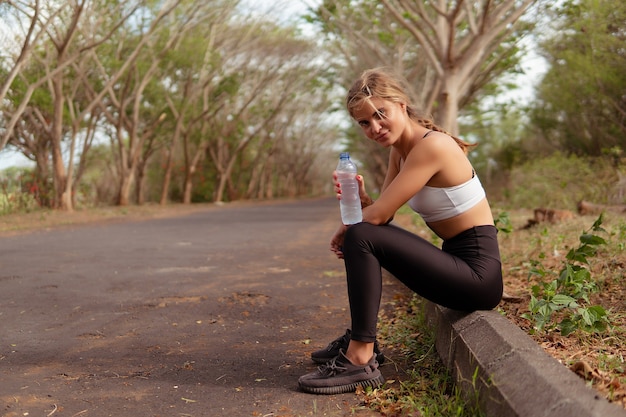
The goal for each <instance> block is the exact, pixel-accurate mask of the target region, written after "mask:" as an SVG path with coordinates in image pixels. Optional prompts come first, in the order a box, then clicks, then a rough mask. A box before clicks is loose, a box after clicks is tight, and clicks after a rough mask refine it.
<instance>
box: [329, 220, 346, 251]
mask: <svg viewBox="0 0 626 417" xmlns="http://www.w3.org/2000/svg"><path fill="white" fill-rule="evenodd" d="M346 230H348V226H346V225H344V224H342V225H341V226H339V229H337V231H336V232H335V234H334V235H333V237H332V239H330V250H331V252H333V253H334V254H335V255H337V258H339V259H343V238H344V236H345V234H346Z"/></svg>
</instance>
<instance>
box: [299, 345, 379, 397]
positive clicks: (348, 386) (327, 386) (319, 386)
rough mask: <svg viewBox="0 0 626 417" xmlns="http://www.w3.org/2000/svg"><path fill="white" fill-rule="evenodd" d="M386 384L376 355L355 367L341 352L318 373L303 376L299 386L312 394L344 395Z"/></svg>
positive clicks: (321, 367)
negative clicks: (361, 388) (358, 388)
mask: <svg viewBox="0 0 626 417" xmlns="http://www.w3.org/2000/svg"><path fill="white" fill-rule="evenodd" d="M384 382H385V378H383V376H382V374H381V373H380V370H379V369H378V362H377V361H376V355H373V356H372V359H370V361H369V362H368V363H367V364H366V365H353V364H352V362H350V361H349V360H348V358H346V357H345V355H344V353H343V350H341V351H339V355H338V356H336V357H335V358H333V359H331V360H330V361H329V362H328V363H325V364H323V365H321V366H320V367H318V368H317V371H315V372H311V373H309V374H306V375H303V376H301V377H300V379H299V380H298V385H299V386H300V389H301V390H302V391H304V392H309V393H311V394H343V393H346V392H353V391H356V389H357V387H363V388H365V387H372V388H377V387H379V386H380V385H382V384H383V383H384Z"/></svg>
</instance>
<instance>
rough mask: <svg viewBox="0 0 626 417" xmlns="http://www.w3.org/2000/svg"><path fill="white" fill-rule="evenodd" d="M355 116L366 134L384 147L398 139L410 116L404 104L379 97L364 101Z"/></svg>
mask: <svg viewBox="0 0 626 417" xmlns="http://www.w3.org/2000/svg"><path fill="white" fill-rule="evenodd" d="M353 116H354V120H356V122H357V123H358V124H359V126H361V129H362V130H363V133H365V136H367V137H368V138H370V139H372V140H373V141H375V142H377V143H379V144H380V145H382V146H384V147H388V146H391V145H393V144H394V143H395V142H396V141H397V140H398V138H399V137H400V135H401V134H402V132H403V131H404V128H405V124H406V121H407V118H408V116H407V114H406V106H405V105H404V104H401V103H394V102H392V101H388V100H384V99H381V98H377V97H372V98H370V99H369V100H367V101H364V102H363V105H362V106H361V108H359V109H357V110H356V111H354V114H353Z"/></svg>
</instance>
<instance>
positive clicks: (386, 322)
mask: <svg viewBox="0 0 626 417" xmlns="http://www.w3.org/2000/svg"><path fill="white" fill-rule="evenodd" d="M423 304H424V301H423V299H422V298H420V297H419V296H417V295H412V296H411V298H410V299H409V300H408V302H404V301H399V300H397V301H396V302H395V304H394V306H393V309H394V311H393V317H386V316H384V315H383V316H381V318H380V321H379V323H380V328H379V334H378V336H379V340H381V341H382V343H383V345H384V348H385V351H386V352H387V354H389V352H394V351H395V352H396V353H398V354H400V355H401V359H402V360H401V361H400V360H398V357H396V355H391V356H390V357H389V356H388V358H389V360H390V362H391V363H392V364H393V365H394V366H396V367H405V369H404V371H405V373H406V375H407V378H406V379H404V380H403V381H401V382H399V383H388V384H386V385H384V386H383V387H381V388H377V389H375V390H366V391H361V394H362V395H363V396H364V404H365V406H367V407H368V408H370V409H375V410H376V411H378V412H379V413H380V414H381V415H383V416H400V415H402V416H409V415H420V416H423V417H452V416H454V417H480V416H482V415H483V413H482V412H481V410H480V409H479V408H478V402H477V399H474V398H465V397H464V395H463V394H462V393H461V391H460V388H459V387H458V386H457V385H455V383H454V379H453V377H452V375H451V374H450V373H449V372H448V370H447V369H446V367H445V365H444V364H443V362H442V361H441V359H440V358H439V355H438V354H437V351H436V349H435V333H434V329H433V328H432V327H430V326H429V325H428V323H427V321H426V318H425V315H424V311H423ZM474 378H475V376H474ZM472 382H474V381H472Z"/></svg>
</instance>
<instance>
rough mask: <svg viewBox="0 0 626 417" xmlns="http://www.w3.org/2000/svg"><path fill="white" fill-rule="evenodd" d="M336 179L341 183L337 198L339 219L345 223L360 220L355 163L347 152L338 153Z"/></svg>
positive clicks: (353, 222)
mask: <svg viewBox="0 0 626 417" xmlns="http://www.w3.org/2000/svg"><path fill="white" fill-rule="evenodd" d="M337 180H338V181H339V184H340V185H341V200H339V207H340V209H341V221H342V222H343V224H345V225H349V224H355V223H359V222H361V221H362V220H363V213H362V211H361V198H360V197H359V183H358V182H357V180H356V165H354V162H352V161H351V160H350V154H349V153H348V152H342V153H341V155H339V164H338V165H337Z"/></svg>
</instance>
